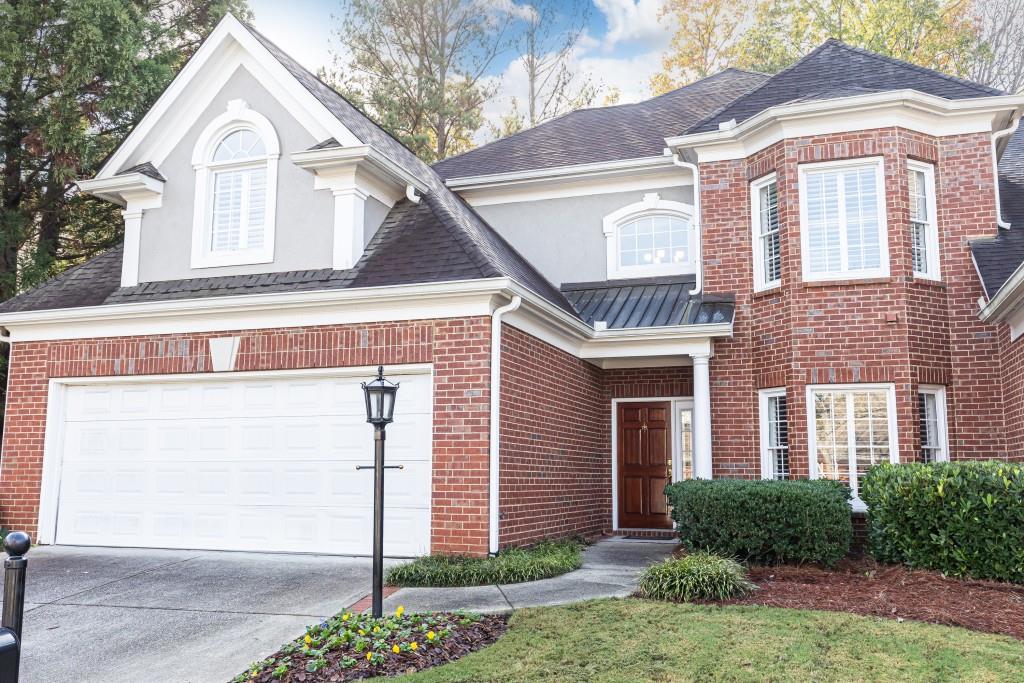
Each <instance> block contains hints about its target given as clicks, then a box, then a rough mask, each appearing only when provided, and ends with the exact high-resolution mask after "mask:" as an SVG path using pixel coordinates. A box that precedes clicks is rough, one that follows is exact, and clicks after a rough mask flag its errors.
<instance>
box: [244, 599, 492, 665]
mask: <svg viewBox="0 0 1024 683" xmlns="http://www.w3.org/2000/svg"><path fill="white" fill-rule="evenodd" d="M505 627H506V618H505V617H504V616H500V615H489V616H480V615H476V614H461V613H451V612H437V613H429V614H406V613H405V610H404V608H402V607H399V608H398V609H397V610H396V611H395V614H394V615H391V616H385V617H382V618H380V619H374V618H372V617H370V616H368V615H365V614H353V613H351V612H345V613H343V614H339V615H337V616H335V617H332V618H331V619H329V620H328V621H325V622H323V623H321V624H318V625H316V626H310V627H309V628H307V629H306V633H305V634H304V635H303V636H302V637H301V638H298V639H296V640H295V641H293V642H291V643H288V644H287V645H285V646H284V647H282V648H281V649H280V650H278V651H277V652H276V653H274V655H273V656H271V657H268V658H267V659H264V660H263V661H260V662H254V663H253V664H252V665H251V666H250V667H249V668H248V670H246V671H245V672H243V673H241V674H239V675H238V676H236V677H235V678H234V682H233V683H243V682H246V683H247V682H250V681H251V682H254V683H274V682H277V681H281V682H283V683H292V682H295V683H299V682H301V683H326V682H328V681H352V680H359V679H363V678H373V677H375V676H394V675H397V674H404V673H411V672H414V671H419V670H421V669H426V668H428V667H431V666H437V665H439V664H445V663H446V662H450V661H453V660H456V659H458V658H459V657H462V656H464V655H467V654H469V653H470V652H473V651H475V650H479V649H480V648H482V647H484V646H486V645H490V644H491V643H493V642H494V641H495V640H497V639H498V636H500V635H501V634H502V633H504V632H505Z"/></svg>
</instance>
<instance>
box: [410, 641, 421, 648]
mask: <svg viewBox="0 0 1024 683" xmlns="http://www.w3.org/2000/svg"><path fill="white" fill-rule="evenodd" d="M409 647H410V648H411V649H413V650H418V649H419V647H420V646H419V645H418V644H417V643H416V641H415V640H414V641H412V642H411V643H409Z"/></svg>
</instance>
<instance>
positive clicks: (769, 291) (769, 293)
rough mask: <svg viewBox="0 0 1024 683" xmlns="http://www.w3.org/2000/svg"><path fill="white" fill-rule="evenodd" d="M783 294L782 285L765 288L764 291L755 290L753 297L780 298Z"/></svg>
mask: <svg viewBox="0 0 1024 683" xmlns="http://www.w3.org/2000/svg"><path fill="white" fill-rule="evenodd" d="M780 294H782V284H781V283H779V284H777V285H773V286H771V287H765V288H764V289H755V290H754V293H753V295H752V298H754V299H767V298H770V297H773V296H779V295H780Z"/></svg>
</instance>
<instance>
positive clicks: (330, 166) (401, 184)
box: [291, 145, 428, 194]
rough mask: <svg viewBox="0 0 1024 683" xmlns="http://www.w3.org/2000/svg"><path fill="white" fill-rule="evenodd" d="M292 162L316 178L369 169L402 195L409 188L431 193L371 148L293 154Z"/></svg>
mask: <svg viewBox="0 0 1024 683" xmlns="http://www.w3.org/2000/svg"><path fill="white" fill-rule="evenodd" d="M291 160H292V162H293V163H294V164H295V165H296V166H298V167H299V168H304V169H306V170H307V171H312V172H314V173H317V174H320V173H328V172H341V171H345V170H347V169H352V170H355V169H362V168H366V169H367V170H369V171H370V172H371V173H373V174H374V175H376V176H378V177H380V178H381V179H383V180H385V181H387V182H389V183H391V184H392V185H394V186H395V187H397V188H399V189H400V190H402V194H404V192H405V188H406V187H408V186H409V185H412V186H413V187H415V188H416V189H417V190H418V191H419V192H421V193H422V192H426V191H427V190H428V188H427V186H426V185H425V184H424V183H423V182H422V181H421V180H420V179H419V178H417V177H416V176H414V175H413V174H411V173H409V172H408V171H407V170H405V169H404V168H402V167H401V166H399V165H398V164H397V163H395V162H394V161H393V160H392V159H390V158H388V157H387V156H385V155H384V154H382V153H381V152H380V151H378V150H377V149H376V148H374V147H372V146H370V145H356V146H353V147H325V148H323V149H311V150H305V151H302V152H295V153H293V154H292V155H291Z"/></svg>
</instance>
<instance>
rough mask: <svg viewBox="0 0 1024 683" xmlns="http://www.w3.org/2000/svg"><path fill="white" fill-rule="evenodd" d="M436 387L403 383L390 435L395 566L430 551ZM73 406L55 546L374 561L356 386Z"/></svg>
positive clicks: (268, 387)
mask: <svg viewBox="0 0 1024 683" xmlns="http://www.w3.org/2000/svg"><path fill="white" fill-rule="evenodd" d="M430 385H431V382H430V377H429V376H428V375H409V376H405V377H402V389H401V394H400V399H399V400H400V404H399V405H400V407H401V409H400V410H399V418H398V420H399V421H398V422H396V423H394V424H392V425H391V426H390V427H389V429H388V443H387V445H388V451H387V461H388V464H390V465H403V466H404V469H401V470H388V472H387V475H386V476H387V480H386V485H385V502H386V505H387V525H388V528H387V530H386V532H385V534H386V537H388V536H389V537H390V538H387V541H386V548H385V550H386V552H388V553H389V554H394V555H415V554H422V553H426V552H429V537H430V507H429V502H430V492H431V467H430V460H431V452H430V451H431V449H430V444H431V438H432V420H431V414H430V396H431V391H430ZM417 397H420V398H417ZM66 398H67V400H66V402H65V406H66V411H65V412H66V422H65V430H64V438H63V451H64V453H63V459H62V465H61V483H60V501H59V503H58V518H57V539H56V540H57V542H58V543H74V544H85V545H89V544H102V545H111V544H112V545H124V546H152V547H169V548H174V547H181V548H197V549H224V550H257V551H260V550H271V551H291V552H330V553H354V554H368V553H369V551H370V543H371V531H370V527H371V525H372V502H373V472H372V471H371V470H362V471H357V470H356V465H357V464H359V465H362V464H371V463H372V462H373V441H372V434H373V430H372V427H370V425H368V424H367V423H366V421H365V411H364V406H363V402H362V391H361V389H360V388H359V383H358V381H357V380H353V379H351V378H322V377H319V378H303V379H301V380H290V379H288V380H285V379H280V378H277V379H268V380H262V379H260V380H255V379H246V380H243V381H238V380H225V379H220V378H217V379H211V380H208V381H203V380H201V381H197V382H192V383H188V384H185V383H181V384H173V383H152V384H126V385H123V386H122V385H103V386H88V387H75V386H72V387H69V388H68V390H67V393H66ZM339 407H340V408H341V410H343V411H344V412H331V411H334V410H335V409H337V408H339ZM318 413H319V414H318ZM392 527H393V528H392Z"/></svg>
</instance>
